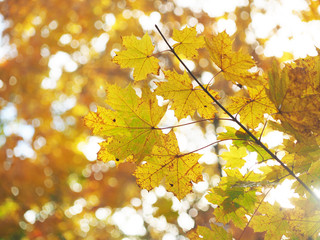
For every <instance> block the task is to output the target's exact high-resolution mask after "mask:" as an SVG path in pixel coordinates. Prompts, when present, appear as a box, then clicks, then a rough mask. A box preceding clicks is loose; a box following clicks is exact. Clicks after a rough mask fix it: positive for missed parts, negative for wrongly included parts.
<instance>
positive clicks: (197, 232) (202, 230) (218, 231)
mask: <svg viewBox="0 0 320 240" xmlns="http://www.w3.org/2000/svg"><path fill="white" fill-rule="evenodd" d="M210 226H211V229H209V228H207V227H204V226H198V227H197V229H194V230H191V231H190V232H188V238H190V240H201V239H212V240H214V239H219V240H231V239H232V235H231V233H228V232H227V231H226V230H225V229H224V228H223V227H219V226H218V225H216V224H211V225H210Z"/></svg>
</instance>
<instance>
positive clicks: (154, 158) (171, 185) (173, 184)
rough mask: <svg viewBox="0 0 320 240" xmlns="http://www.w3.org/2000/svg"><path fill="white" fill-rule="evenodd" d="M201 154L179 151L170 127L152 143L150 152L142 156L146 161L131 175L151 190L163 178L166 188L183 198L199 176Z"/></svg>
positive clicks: (200, 177) (198, 179) (200, 176)
mask: <svg viewBox="0 0 320 240" xmlns="http://www.w3.org/2000/svg"><path fill="white" fill-rule="evenodd" d="M200 157H201V155H200V154H197V153H190V154H183V153H181V152H180V150H179V147H178V143H177V139H176V136H175V134H174V132H173V131H171V132H169V134H167V135H165V136H163V137H162V139H161V141H159V142H158V143H157V145H155V146H154V148H153V150H152V155H150V156H147V157H146V158H145V159H144V161H146V163H145V164H143V165H141V166H139V167H138V168H137V170H136V171H135V173H134V175H135V176H136V177H137V183H138V185H139V186H140V187H141V188H144V189H147V190H151V189H153V188H155V187H157V186H159V184H160V183H161V182H162V181H164V182H165V186H166V189H167V190H168V191H170V192H172V193H174V195H176V197H177V198H178V199H182V198H184V197H185V196H186V195H187V194H188V193H190V192H191V190H192V182H194V183H197V182H199V181H201V180H202V174H201V172H202V166H201V165H200V164H199V163H198V159H199V158H200Z"/></svg>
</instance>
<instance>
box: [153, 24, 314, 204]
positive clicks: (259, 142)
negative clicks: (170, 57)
mask: <svg viewBox="0 0 320 240" xmlns="http://www.w3.org/2000/svg"><path fill="white" fill-rule="evenodd" d="M155 27H156V29H157V30H158V32H159V34H160V35H161V37H162V38H163V40H164V41H165V43H166V44H167V46H168V47H169V49H170V51H171V52H172V53H173V54H174V56H175V57H176V58H177V59H178V60H179V62H180V63H181V64H182V65H183V66H184V68H185V69H186V70H187V72H188V73H189V74H190V76H191V77H192V78H193V79H194V80H195V81H196V82H197V83H198V85H199V86H200V87H201V88H202V90H203V91H204V92H205V93H206V94H207V95H208V96H209V97H210V98H211V99H212V100H213V101H214V103H215V104H217V105H218V106H219V107H220V108H221V109H222V110H223V111H224V112H225V113H226V114H227V115H228V116H229V117H230V118H231V119H232V120H233V121H234V122H235V123H237V124H238V125H239V126H240V127H241V128H242V129H243V130H244V131H245V132H246V133H247V134H248V135H249V136H250V137H251V138H252V139H253V141H254V142H256V143H257V144H258V145H259V146H261V147H262V148H263V149H264V150H265V151H266V152H267V153H268V154H269V155H270V156H271V157H272V158H273V159H274V160H276V161H277V162H278V163H279V164H280V165H281V166H282V167H283V168H284V169H285V170H286V171H287V172H288V173H289V174H290V175H291V176H292V177H294V178H295V179H296V180H297V181H298V182H299V183H300V184H301V185H302V186H303V187H304V188H305V189H306V190H307V191H308V192H309V193H310V195H311V196H312V197H313V198H314V199H316V200H317V201H318V202H320V199H319V198H318V197H317V195H316V194H315V193H314V192H313V191H312V190H311V188H309V187H308V186H307V185H306V184H305V183H304V182H303V181H302V180H301V179H300V178H299V177H298V176H297V175H296V174H295V173H294V172H293V171H292V170H291V169H290V168H288V167H287V166H286V165H285V164H284V163H283V162H282V161H281V160H280V159H279V158H278V157H277V156H276V155H275V154H274V153H273V152H271V151H270V150H269V148H267V147H266V146H265V145H264V144H263V143H262V142H261V141H260V140H259V139H258V138H256V137H255V136H254V135H253V134H252V133H251V132H250V131H249V129H247V128H246V127H245V126H244V125H243V124H242V123H241V122H240V121H239V120H237V118H235V117H234V116H233V115H232V114H231V113H230V112H229V111H228V110H227V109H226V108H225V107H224V106H222V104H221V103H220V102H219V101H218V100H217V99H216V98H215V97H214V96H212V95H211V93H210V92H209V91H208V90H207V89H206V88H205V87H204V86H203V85H202V84H201V82H200V81H199V80H198V79H197V78H196V77H195V76H194V74H193V73H192V72H191V71H190V69H189V68H188V67H187V65H186V64H185V63H184V62H183V61H182V60H181V58H180V57H179V56H178V54H177V53H176V52H175V50H174V49H173V48H172V47H171V45H170V44H169V42H168V41H167V39H166V38H165V36H164V35H163V34H162V32H161V31H160V29H159V27H158V26H157V25H155Z"/></svg>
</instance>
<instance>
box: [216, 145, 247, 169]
mask: <svg viewBox="0 0 320 240" xmlns="http://www.w3.org/2000/svg"><path fill="white" fill-rule="evenodd" d="M245 156H247V151H246V148H244V147H240V148H236V147H233V146H231V147H230V151H229V152H223V153H222V154H221V155H220V157H221V158H222V159H223V160H225V161H226V162H227V163H226V164H225V165H224V167H226V168H241V167H243V165H244V164H245V162H246V161H245V160H244V159H243V157H245Z"/></svg>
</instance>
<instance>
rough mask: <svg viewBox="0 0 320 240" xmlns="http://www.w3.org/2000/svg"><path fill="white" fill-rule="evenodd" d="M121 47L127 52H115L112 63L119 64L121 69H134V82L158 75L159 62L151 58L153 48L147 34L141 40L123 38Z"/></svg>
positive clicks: (132, 36)
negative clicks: (149, 75)
mask: <svg viewBox="0 0 320 240" xmlns="http://www.w3.org/2000/svg"><path fill="white" fill-rule="evenodd" d="M123 46H124V47H126V48H127V50H123V51H120V52H116V54H117V55H116V56H115V57H114V58H113V62H115V63H117V64H119V65H120V66H121V68H134V71H133V78H134V80H135V81H140V80H144V79H146V77H147V75H148V74H149V73H153V74H156V75H158V74H159V64H158V62H159V60H158V59H157V58H155V57H153V56H152V53H153V50H154V46H153V45H152V42H151V38H150V36H149V35H148V34H147V33H146V34H145V35H144V36H143V37H142V39H138V38H136V37H135V36H134V35H131V36H125V37H123Z"/></svg>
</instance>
